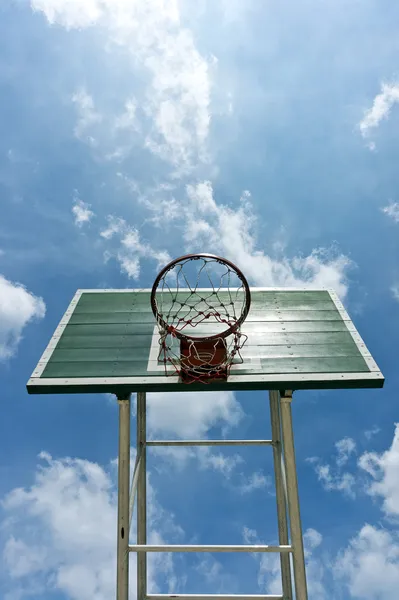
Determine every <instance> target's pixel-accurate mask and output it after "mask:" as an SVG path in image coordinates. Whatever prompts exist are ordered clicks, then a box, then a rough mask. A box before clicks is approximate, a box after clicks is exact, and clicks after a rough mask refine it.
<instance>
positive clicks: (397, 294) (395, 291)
mask: <svg viewBox="0 0 399 600" xmlns="http://www.w3.org/2000/svg"><path fill="white" fill-rule="evenodd" d="M391 292H392V295H393V297H394V298H395V300H397V301H398V302H399V283H395V285H393V286H392V287H391Z"/></svg>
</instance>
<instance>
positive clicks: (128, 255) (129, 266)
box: [100, 215, 170, 279]
mask: <svg viewBox="0 0 399 600" xmlns="http://www.w3.org/2000/svg"><path fill="white" fill-rule="evenodd" d="M100 235H101V237H102V238H104V239H105V240H112V239H113V238H117V239H118V241H119V244H118V247H117V249H116V250H115V252H112V251H109V250H107V252H106V258H107V259H109V258H110V257H111V256H114V257H115V258H116V259H117V260H118V262H119V264H120V267H121V272H122V273H125V274H126V275H127V276H128V277H131V278H132V279H138V277H139V275H140V260H141V259H143V258H148V259H152V260H156V262H157V270H159V269H160V268H161V267H162V266H164V265H165V264H167V263H168V262H169V261H170V256H169V254H168V253H167V252H166V251H165V250H156V249H154V248H153V247H152V246H151V245H150V244H149V243H146V242H143V241H142V240H141V239H140V234H139V232H138V230H137V229H136V228H134V227H131V226H129V225H128V224H127V223H126V221H125V220H124V219H120V218H116V217H114V216H112V215H110V216H109V217H108V227H107V228H106V229H104V230H103V231H101V233H100Z"/></svg>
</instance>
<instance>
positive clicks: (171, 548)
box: [129, 544, 292, 552]
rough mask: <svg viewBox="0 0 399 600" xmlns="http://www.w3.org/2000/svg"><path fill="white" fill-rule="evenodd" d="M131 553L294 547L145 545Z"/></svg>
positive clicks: (288, 549) (289, 549)
mask: <svg viewBox="0 0 399 600" xmlns="http://www.w3.org/2000/svg"><path fill="white" fill-rule="evenodd" d="M129 552H292V546H266V545H256V544H255V545H251V546H244V545H239V546H218V545H216V546H193V545H167V544H166V545H162V546H154V545H145V544H133V545H130V546H129Z"/></svg>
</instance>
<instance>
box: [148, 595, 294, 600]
mask: <svg viewBox="0 0 399 600" xmlns="http://www.w3.org/2000/svg"><path fill="white" fill-rule="evenodd" d="M168 598H170V599H172V598H173V599H176V600H210V599H211V598H221V600H284V596H273V595H272V596H270V595H266V596H265V595H263V594H147V596H146V600H167V599H168Z"/></svg>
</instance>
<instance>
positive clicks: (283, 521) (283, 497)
mask: <svg viewBox="0 0 399 600" xmlns="http://www.w3.org/2000/svg"><path fill="white" fill-rule="evenodd" d="M269 399H270V421H271V428H272V438H273V442H274V443H273V461H274V477H275V482H276V503H277V522H278V539H279V544H280V545H284V546H285V545H288V544H289V537H288V520H287V487H286V485H287V484H286V481H285V472H284V470H283V466H284V465H283V464H282V460H283V454H282V447H281V420H280V393H279V392H278V391H274V390H272V391H270V392H269ZM280 567H281V578H282V586H283V596H284V599H286V600H292V580H291V563H290V557H289V555H288V554H283V553H282V554H280Z"/></svg>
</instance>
